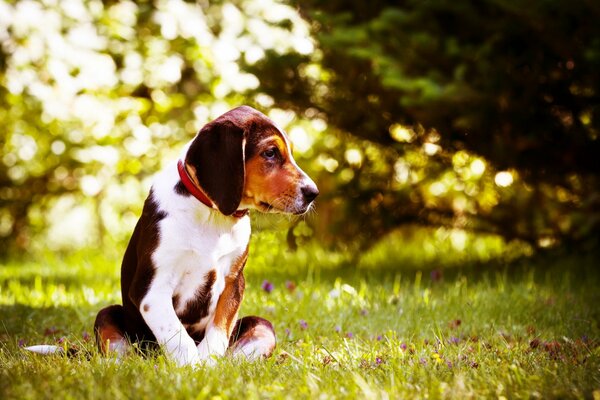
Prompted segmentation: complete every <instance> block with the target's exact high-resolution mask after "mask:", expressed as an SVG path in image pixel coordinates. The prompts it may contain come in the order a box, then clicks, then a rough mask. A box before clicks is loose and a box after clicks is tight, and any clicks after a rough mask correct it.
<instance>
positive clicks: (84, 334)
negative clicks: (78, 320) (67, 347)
mask: <svg viewBox="0 0 600 400" xmlns="http://www.w3.org/2000/svg"><path fill="white" fill-rule="evenodd" d="M82 336H83V340H84V341H85V342H87V341H89V340H90V339H91V337H90V334H89V333H87V331H86V332H83V335H82Z"/></svg>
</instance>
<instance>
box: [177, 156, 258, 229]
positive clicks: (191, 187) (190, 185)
mask: <svg viewBox="0 0 600 400" xmlns="http://www.w3.org/2000/svg"><path fill="white" fill-rule="evenodd" d="M177 171H178V172H179V178H181V182H182V183H183V186H185V188H186V189H187V190H188V192H190V194H191V195H192V196H194V197H195V198H196V199H198V201H199V202H200V203H202V204H204V205H205V206H207V207H208V208H212V209H215V210H218V208H217V206H216V205H215V203H214V202H213V201H212V200H211V199H209V198H208V196H207V195H205V194H204V192H203V191H202V190H201V189H200V188H199V187H198V186H196V184H195V183H194V181H192V178H190V175H189V174H188V172H187V169H186V168H185V164H184V162H183V161H182V160H179V161H177ZM246 215H248V210H237V211H235V212H234V213H233V214H231V216H232V217H235V218H242V217H244V216H246Z"/></svg>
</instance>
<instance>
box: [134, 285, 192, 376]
mask: <svg viewBox="0 0 600 400" xmlns="http://www.w3.org/2000/svg"><path fill="white" fill-rule="evenodd" d="M172 296H173V290H172V289H170V288H169V287H155V286H154V285H153V286H152V287H151V288H150V290H149V291H148V293H147V294H146V296H144V298H143V300H142V301H141V302H140V312H141V314H142V316H143V317H144V321H146V324H147V325H148V327H149V328H150V329H151V330H152V333H153V334H154V336H155V337H156V340H157V342H158V344H159V345H161V346H163V347H164V348H165V349H166V352H167V354H168V355H169V356H170V357H171V358H172V359H173V360H175V362H176V363H177V364H178V365H196V364H198V363H200V357H199V356H198V350H197V349H196V343H195V342H194V340H193V339H192V338H191V337H190V335H188V333H187V332H186V330H185V327H184V326H183V325H182V324H181V321H180V320H179V318H178V317H177V314H176V313H175V309H174V308H173V300H172Z"/></svg>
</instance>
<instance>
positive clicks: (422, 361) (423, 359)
mask: <svg viewBox="0 0 600 400" xmlns="http://www.w3.org/2000/svg"><path fill="white" fill-rule="evenodd" d="M419 362H420V363H421V364H423V365H427V360H426V359H425V358H423V357H421V358H420V359H419Z"/></svg>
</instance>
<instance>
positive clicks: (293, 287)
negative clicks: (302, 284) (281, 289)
mask: <svg viewBox="0 0 600 400" xmlns="http://www.w3.org/2000/svg"><path fill="white" fill-rule="evenodd" d="M285 288H286V289H287V290H289V291H290V292H293V291H294V290H296V284H295V283H294V282H292V281H285Z"/></svg>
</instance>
